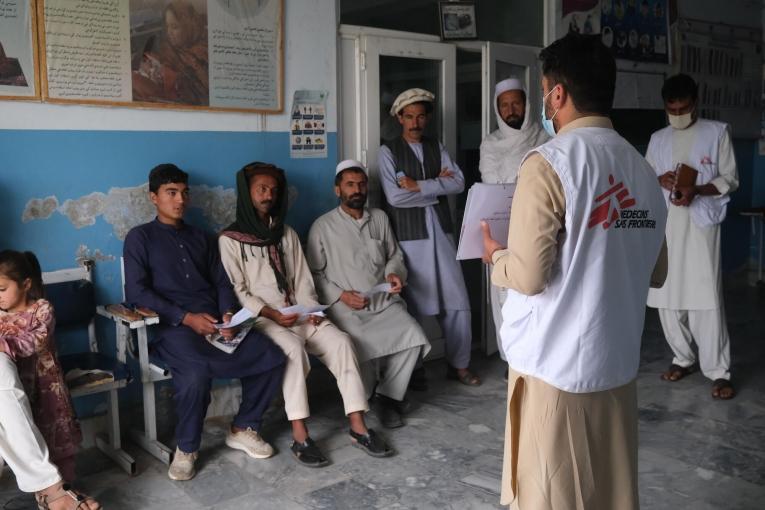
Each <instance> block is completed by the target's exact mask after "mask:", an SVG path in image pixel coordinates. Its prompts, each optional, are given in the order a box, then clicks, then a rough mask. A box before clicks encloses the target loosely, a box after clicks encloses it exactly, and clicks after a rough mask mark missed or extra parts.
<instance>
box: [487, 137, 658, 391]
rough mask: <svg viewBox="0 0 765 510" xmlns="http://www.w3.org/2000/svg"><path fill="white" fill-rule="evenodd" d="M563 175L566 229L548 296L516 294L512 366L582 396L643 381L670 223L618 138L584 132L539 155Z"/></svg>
mask: <svg viewBox="0 0 765 510" xmlns="http://www.w3.org/2000/svg"><path fill="white" fill-rule="evenodd" d="M534 152H538V153H539V154H540V155H542V157H543V158H544V159H546V160H547V161H548V162H549V163H550V165H551V166H552V167H553V169H554V170H555V172H556V173H557V174H558V177H559V178H560V181H561V183H562V185H563V190H564V192H565V198H566V213H565V229H564V230H563V231H562V232H561V233H560V234H559V237H558V255H557V258H556V260H555V264H554V266H553V269H552V273H551V275H550V281H549V283H548V285H547V287H546V288H545V290H544V291H542V293H540V294H537V295H535V296H525V295H523V294H520V293H518V292H516V291H514V290H512V289H511V290H509V291H508V296H507V301H506V302H505V305H504V307H503V309H502V314H503V324H502V329H501V337H502V344H503V348H504V350H505V354H506V355H507V360H508V363H509V364H510V366H511V367H512V368H513V369H514V370H516V371H517V372H520V373H523V374H527V375H531V376H534V377H537V378H540V379H542V380H543V381H545V382H547V383H548V384H551V385H552V386H555V387H556V388H559V389H561V390H563V391H568V392H573V393H588V392H595V391H603V390H608V389H612V388H616V387H618V386H622V385H624V384H627V383H628V382H630V381H632V380H633V379H634V378H635V377H636V376H637V371H638V364H639V361H640V339H641V334H642V332H643V321H644V319H645V302H646V296H647V295H648V287H649V284H650V278H651V273H652V271H653V269H654V266H655V264H656V260H657V258H658V254H659V250H660V248H661V244H662V240H663V238H664V228H665V224H666V221H667V208H666V206H665V204H664V200H663V198H662V195H661V191H660V188H659V184H658V182H657V180H656V177H655V174H654V172H653V170H652V169H651V166H650V165H649V164H648V163H647V162H646V160H645V159H643V157H642V156H641V155H640V154H639V153H638V152H637V151H636V150H635V149H634V148H633V147H632V146H631V145H629V144H628V143H627V141H626V140H624V139H623V138H622V137H620V136H619V135H618V134H617V133H616V131H614V130H612V129H607V128H599V127H582V128H576V129H573V130H571V131H567V132H564V133H563V134H560V135H558V136H557V137H555V138H553V139H552V140H550V141H549V142H547V143H545V144H544V145H542V146H540V147H538V148H536V149H535V150H534Z"/></svg>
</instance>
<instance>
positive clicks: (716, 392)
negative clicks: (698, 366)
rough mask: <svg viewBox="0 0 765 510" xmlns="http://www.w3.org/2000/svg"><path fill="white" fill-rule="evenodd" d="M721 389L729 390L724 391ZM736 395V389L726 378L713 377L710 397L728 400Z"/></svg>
mask: <svg viewBox="0 0 765 510" xmlns="http://www.w3.org/2000/svg"><path fill="white" fill-rule="evenodd" d="M723 390H730V391H725V392H723ZM735 396H736V391H735V390H734V389H733V385H732V384H731V383H730V381H729V380H728V379H715V380H714V382H712V398H714V399H720V400H730V399H732V398H733V397H735Z"/></svg>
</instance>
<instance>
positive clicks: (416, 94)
mask: <svg viewBox="0 0 765 510" xmlns="http://www.w3.org/2000/svg"><path fill="white" fill-rule="evenodd" d="M434 100H435V96H434V95H433V94H432V93H431V92H428V91H427V90H423V89H409V90H406V91H404V92H402V93H401V94H399V95H398V97H397V98H396V100H395V101H394V102H393V106H392V107H391V110H390V114H391V115H392V116H395V117H396V118H397V119H398V122H399V124H401V127H402V130H401V136H399V137H396V138H394V139H393V140H389V141H388V142H386V144H385V145H383V146H382V147H380V154H379V158H378V164H379V168H380V181H381V184H382V188H383V191H384V192H385V200H386V204H385V212H387V213H388V216H389V217H390V221H391V224H392V225H393V230H394V232H395V233H396V238H397V239H398V242H399V245H400V246H401V251H403V252H404V260H405V262H406V267H407V269H409V282H408V286H407V287H406V289H405V290H404V293H403V295H404V299H405V300H406V303H407V306H408V308H409V311H410V313H412V315H414V316H415V317H416V318H417V319H418V321H419V322H420V324H422V318H424V317H425V316H428V315H432V316H436V317H437V319H438V323H439V326H440V327H441V331H442V333H443V336H444V339H445V341H446V361H447V362H448V364H449V366H448V371H447V377H449V378H452V379H457V380H458V381H460V382H461V383H462V384H466V385H468V386H478V385H480V384H481V380H480V379H479V378H478V376H476V375H474V374H473V373H471V372H470V370H469V369H468V366H469V365H470V346H471V343H472V334H471V329H470V328H471V326H470V302H469V301H468V295H467V289H466V288H465V280H464V278H463V276H462V269H461V268H460V264H459V262H458V261H457V251H456V249H455V247H454V225H453V224H452V219H451V212H450V210H449V203H448V201H447V195H454V194H457V193H461V192H462V190H463V189H464V188H465V178H464V177H463V175H462V171H461V170H460V169H459V167H458V166H457V164H456V163H454V162H453V161H452V159H451V157H449V153H447V152H446V149H445V148H444V147H443V146H442V145H441V143H440V142H439V141H438V140H434V139H431V138H428V137H426V136H424V135H423V131H424V130H425V126H427V124H428V122H429V120H430V114H431V112H432V111H433V101H434ZM418 379H419V380H418ZM412 382H413V383H418V382H419V383H421V384H422V385H423V386H424V385H425V384H426V383H425V381H424V377H422V376H419V377H418V376H417V371H416V370H415V373H413V374H412ZM410 387H412V386H411V385H410ZM421 388H422V389H424V388H423V387H422V386H421ZM413 389H414V388H413Z"/></svg>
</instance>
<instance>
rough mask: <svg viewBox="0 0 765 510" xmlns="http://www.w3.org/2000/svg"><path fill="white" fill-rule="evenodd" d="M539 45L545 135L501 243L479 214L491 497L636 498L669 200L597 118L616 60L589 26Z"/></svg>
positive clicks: (533, 504)
mask: <svg viewBox="0 0 765 510" xmlns="http://www.w3.org/2000/svg"><path fill="white" fill-rule="evenodd" d="M540 59H541V60H542V91H543V94H544V99H543V108H542V121H543V124H544V125H545V128H546V130H547V131H548V132H549V133H550V135H551V136H554V138H553V139H552V140H550V141H549V142H547V143H545V144H543V145H541V146H539V147H537V148H536V149H535V150H534V152H532V153H531V154H529V155H528V156H527V157H526V159H525V160H524V162H523V163H522V164H521V169H520V172H519V174H518V185H517V188H516V192H515V196H514V199H513V204H512V211H511V215H510V228H509V233H508V240H507V246H508V248H507V249H503V247H502V246H501V245H500V244H499V243H498V242H497V241H495V240H493V239H492V238H491V236H490V233H489V230H488V226H487V225H486V224H485V223H484V224H483V225H482V228H483V230H484V260H485V261H487V262H491V263H493V264H494V268H493V271H492V281H493V282H494V283H495V284H497V285H500V286H503V287H507V288H508V296H507V302H506V303H505V306H504V308H503V319H504V320H503V324H502V329H501V332H500V334H501V337H502V343H503V348H504V350H505V355H506V356H507V361H508V363H509V365H510V377H509V387H508V406H507V425H506V431H505V462H504V469H503V479H502V497H501V502H502V504H510V503H511V502H513V501H514V500H516V499H517V501H516V503H517V506H518V508H520V509H522V510H526V509H535V510H546V509H555V510H561V509H580V508H587V509H616V508H618V509H619V510H631V509H636V508H638V488H637V397H636V387H635V379H636V377H637V371H638V365H639V362H640V340H641V335H642V331H643V321H644V317H645V298H646V296H647V294H648V287H649V284H651V285H661V283H662V282H663V279H664V277H665V274H664V273H665V269H666V260H665V259H663V258H662V257H661V254H665V252H664V251H663V250H662V245H663V234H664V223H665V221H666V214H667V213H666V207H665V205H664V201H663V199H662V196H661V192H660V190H659V186H658V185H657V184H656V179H655V177H654V174H653V171H652V169H651V167H650V166H649V165H648V164H647V163H646V161H645V159H643V157H642V156H641V155H640V154H639V153H638V152H637V151H636V150H635V149H634V148H633V147H632V146H631V145H630V144H629V143H628V142H627V141H626V140H624V139H623V138H622V137H620V136H619V135H618V134H617V133H616V131H614V129H613V127H612V125H611V121H610V120H609V119H608V114H609V113H610V111H611V104H612V102H613V96H614V84H615V81H616V65H615V62H614V58H613V56H612V55H611V53H610V51H609V50H608V49H607V48H606V47H605V46H604V45H603V44H602V43H601V42H600V37H599V36H592V35H590V36H588V35H579V34H568V35H567V36H565V37H564V38H562V39H559V40H558V41H555V42H554V43H552V44H551V45H550V46H548V47H547V48H545V49H544V50H542V52H541V54H540ZM662 262H663V263H662Z"/></svg>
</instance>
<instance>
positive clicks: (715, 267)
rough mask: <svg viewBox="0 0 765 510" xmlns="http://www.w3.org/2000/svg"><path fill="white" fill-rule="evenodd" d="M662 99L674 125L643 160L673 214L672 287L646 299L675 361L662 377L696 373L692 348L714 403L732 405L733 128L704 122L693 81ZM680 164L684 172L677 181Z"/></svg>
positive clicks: (674, 81)
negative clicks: (725, 235) (725, 288)
mask: <svg viewBox="0 0 765 510" xmlns="http://www.w3.org/2000/svg"><path fill="white" fill-rule="evenodd" d="M661 95H662V98H663V99H664V109H665V110H666V112H667V116H668V117H669V124H670V125H669V126H667V127H665V128H664V129H661V130H659V131H657V132H656V133H654V134H653V135H652V136H651V141H650V143H649V144H648V150H647V151H646V156H645V157H646V159H647V160H648V162H649V163H650V164H651V166H652V167H653V168H654V170H655V171H656V175H658V176H659V184H660V185H661V187H662V188H663V191H664V198H665V199H666V200H667V204H668V207H669V216H668V219H667V234H666V235H667V249H668V250H669V273H668V276H667V283H666V285H664V287H662V288H661V289H651V292H649V294H648V306H650V307H652V308H658V310H659V319H661V326H662V329H663V330H664V336H665V337H666V339H667V342H668V343H669V346H670V347H671V348H672V352H673V353H674V358H673V359H672V364H671V365H670V367H669V369H668V370H667V371H666V372H664V373H663V374H662V376H661V377H662V379H664V380H665V381H671V382H674V381H678V380H680V379H682V378H683V377H685V376H686V375H688V374H690V373H691V372H693V371H694V370H695V365H696V354H695V353H694V351H693V349H692V347H691V342H692V341H693V340H695V341H696V345H697V346H698V351H699V355H698V361H699V364H700V366H701V371H702V373H703V374H704V375H705V376H706V377H708V378H709V379H711V380H712V381H713V383H712V397H714V398H719V399H729V398H733V396H734V395H735V392H734V389H733V386H732V385H731V383H730V338H729V336H728V327H727V326H726V324H725V309H724V307H723V296H722V272H721V270H720V224H721V223H722V222H723V220H724V219H725V214H726V209H727V207H728V202H729V201H730V194H731V193H732V192H734V191H735V190H736V188H738V173H737V171H736V158H735V156H734V154H733V145H732V144H731V138H730V127H729V126H728V125H727V124H724V123H722V122H716V121H713V120H706V119H700V118H699V112H698V107H697V105H698V101H697V96H698V87H697V85H696V82H694V81H693V78H691V77H690V76H688V75H685V74H678V75H676V76H672V77H671V78H669V79H667V81H666V82H665V83H664V86H663V87H662V89H661ZM680 164H683V165H685V166H686V168H682V169H680V170H678V173H677V174H676V172H675V169H676V168H677V167H678V165H680ZM687 167H690V169H688V168H687ZM683 173H684V174H689V173H690V174H691V175H694V174H695V183H694V182H690V181H686V179H678V177H682V175H681V174H683ZM682 181H686V182H682Z"/></svg>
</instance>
